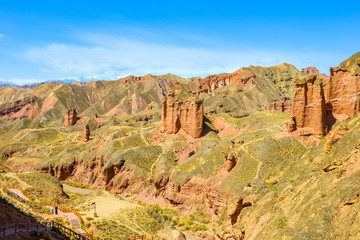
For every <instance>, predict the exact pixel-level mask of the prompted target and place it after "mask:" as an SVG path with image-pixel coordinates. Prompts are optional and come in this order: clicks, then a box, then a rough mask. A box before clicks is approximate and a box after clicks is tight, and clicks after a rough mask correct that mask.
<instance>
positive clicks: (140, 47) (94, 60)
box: [23, 34, 334, 81]
mask: <svg viewBox="0 0 360 240" xmlns="http://www.w3.org/2000/svg"><path fill="white" fill-rule="evenodd" d="M85 39H86V40H85ZM89 39H90V40H89ZM83 41H84V43H83V44H81V45H71V44H59V43H53V44H49V45H46V46H42V47H30V48H28V49H27V50H26V51H25V52H24V53H23V56H24V57H25V59H27V60H29V61H31V62H33V63H37V64H38V65H39V69H41V71H42V72H46V73H47V74H48V75H49V76H51V77H50V79H53V78H54V76H59V75H60V76H76V78H77V79H79V80H80V81H89V80H95V79H103V80H107V79H116V78H117V77H118V76H126V75H129V74H132V75H145V74H148V73H151V74H154V75H157V74H166V73H173V74H176V75H179V76H182V77H194V76H206V75H208V74H217V73H222V72H233V71H235V70H237V69H238V68H240V67H243V66H249V65H256V66H257V65H258V66H272V65H277V64H280V63H283V62H288V63H291V64H294V65H295V66H296V67H298V68H299V69H301V68H303V67H307V66H314V65H316V64H314V63H319V64H317V65H316V66H317V67H320V70H321V71H323V72H325V73H328V68H329V66H331V65H328V64H329V62H330V61H331V59H334V56H331V55H329V54H323V53H315V52H304V51H303V52H301V53H299V52H277V51H262V50H249V49H248V50H239V49H237V50H232V49H226V48H224V49H218V48H217V49H215V48H212V49H210V48H198V47H197V48H195V47H189V46H186V47H183V46H176V45H162V44H154V43H149V42H145V41H133V40H131V39H126V38H120V37H117V38H116V37H112V36H109V35H96V34H91V35H89V34H87V35H86V34H84V36H83ZM55 78H56V77H55Z"/></svg>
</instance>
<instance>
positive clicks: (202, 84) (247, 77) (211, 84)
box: [196, 68, 256, 94]
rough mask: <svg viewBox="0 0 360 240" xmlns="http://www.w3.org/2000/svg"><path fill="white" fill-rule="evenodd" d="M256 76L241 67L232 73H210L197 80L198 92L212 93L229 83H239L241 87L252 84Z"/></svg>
mask: <svg viewBox="0 0 360 240" xmlns="http://www.w3.org/2000/svg"><path fill="white" fill-rule="evenodd" d="M255 79H256V76H255V74H254V73H253V72H251V71H249V70H247V69H243V68H241V69H239V70H237V71H236V72H234V73H231V74H220V75H209V76H207V77H205V78H202V79H201V78H200V79H198V80H197V81H196V94H200V93H211V92H213V91H214V90H215V89H217V88H221V87H224V86H227V85H238V86H239V87H240V88H244V87H245V86H247V85H249V84H252V83H253V80H255Z"/></svg>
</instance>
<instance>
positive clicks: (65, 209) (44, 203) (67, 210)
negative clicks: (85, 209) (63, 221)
mask: <svg viewBox="0 0 360 240" xmlns="http://www.w3.org/2000/svg"><path fill="white" fill-rule="evenodd" d="M35 204H37V205H39V206H52V207H53V206H57V208H58V209H59V210H60V211H62V212H64V213H73V214H75V215H76V216H77V218H78V219H79V222H80V224H81V225H83V224H84V223H83V220H82V219H81V216H80V214H79V212H78V211H77V210H76V209H75V208H69V207H64V206H61V205H60V204H58V203H56V202H51V201H40V202H35Z"/></svg>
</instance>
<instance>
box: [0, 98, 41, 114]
mask: <svg viewBox="0 0 360 240" xmlns="http://www.w3.org/2000/svg"><path fill="white" fill-rule="evenodd" d="M37 99H38V98H37V97H36V96H33V97H25V98H23V99H20V100H17V101H15V102H13V103H9V104H6V105H4V106H3V107H1V108H0V117H6V118H35V117H36V116H37V111H36V109H35V108H34V103H35V102H36V101H37Z"/></svg>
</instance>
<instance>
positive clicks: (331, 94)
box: [327, 54, 360, 124]
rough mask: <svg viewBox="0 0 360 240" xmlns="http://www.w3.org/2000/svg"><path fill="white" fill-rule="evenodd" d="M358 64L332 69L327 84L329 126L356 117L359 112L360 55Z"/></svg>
mask: <svg viewBox="0 0 360 240" xmlns="http://www.w3.org/2000/svg"><path fill="white" fill-rule="evenodd" d="M357 61H358V63H356V64H354V65H355V66H354V65H353V66H351V65H350V66H348V67H345V66H346V63H345V64H344V65H345V66H342V65H340V66H339V67H337V68H330V74H331V76H330V80H329V82H328V84H327V101H328V102H329V105H330V106H331V107H330V108H329V109H328V118H329V122H330V123H329V124H331V122H332V121H334V120H335V121H337V120H340V121H341V120H344V119H346V118H348V117H353V116H355V114H356V113H358V112H359V99H360V70H359V72H357V71H356V69H357V68H360V67H359V66H360V54H359V58H358V60H357Z"/></svg>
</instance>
